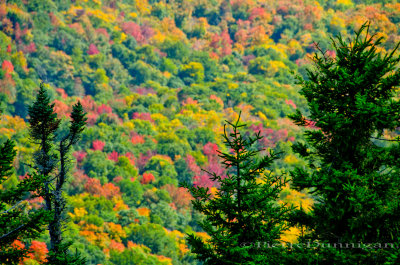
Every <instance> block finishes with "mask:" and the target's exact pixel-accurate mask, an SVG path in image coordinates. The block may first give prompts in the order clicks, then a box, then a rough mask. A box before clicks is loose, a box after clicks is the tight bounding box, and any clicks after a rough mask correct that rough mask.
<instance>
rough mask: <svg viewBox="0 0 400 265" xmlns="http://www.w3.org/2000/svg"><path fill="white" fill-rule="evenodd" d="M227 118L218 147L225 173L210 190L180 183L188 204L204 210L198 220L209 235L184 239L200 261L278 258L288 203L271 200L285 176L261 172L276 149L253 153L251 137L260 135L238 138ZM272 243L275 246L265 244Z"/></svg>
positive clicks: (249, 261) (264, 261)
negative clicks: (222, 145) (189, 197)
mask: <svg viewBox="0 0 400 265" xmlns="http://www.w3.org/2000/svg"><path fill="white" fill-rule="evenodd" d="M239 119H240V117H239V118H238V120H237V121H236V122H235V123H230V122H228V124H229V125H230V126H231V127H232V131H231V132H229V133H228V132H227V130H226V128H225V133H224V135H223V137H224V139H225V144H226V146H227V147H228V150H232V151H230V152H220V155H219V156H220V157H221V158H222V159H223V162H222V163H223V164H224V165H225V166H226V169H227V172H228V173H227V176H226V177H225V178H224V177H223V176H219V175H216V174H215V173H213V172H209V174H211V177H210V178H211V179H212V180H213V181H216V182H217V184H218V185H219V188H217V192H216V194H215V195H212V194H211V192H210V190H209V188H204V187H200V186H197V187H196V186H189V185H185V186H186V187H187V188H188V189H189V190H190V192H191V194H192V195H193V197H194V200H193V201H192V203H193V208H194V209H196V210H197V211H199V212H201V213H203V214H204V215H205V219H204V220H203V221H202V222H201V223H200V226H201V227H202V228H203V229H204V231H205V232H207V233H208V234H209V235H210V239H206V240H204V239H202V238H199V237H197V236H195V235H194V234H189V236H188V242H189V244H190V245H191V247H192V252H193V253H195V254H196V255H197V259H199V260H201V261H203V262H205V264H284V263H282V262H283V261H284V252H283V248H282V245H281V244H280V243H279V239H280V236H281V234H282V232H283V231H284V230H285V229H287V225H286V221H287V217H288V213H289V212H290V210H291V208H290V207H287V206H286V205H279V204H277V198H278V197H279V193H280V191H281V189H282V187H283V186H284V185H285V183H286V179H285V178H282V177H281V176H277V175H273V174H267V173H266V172H265V170H266V168H268V167H269V166H270V165H271V164H272V163H273V161H274V160H275V159H276V158H277V155H276V154H274V153H273V152H272V151H271V152H270V155H269V156H268V155H266V156H262V157H260V158H259V159H256V158H255V156H256V155H257V153H259V152H260V151H261V150H256V149H255V143H256V142H257V141H258V140H260V139H261V138H262V137H261V136H260V135H259V134H256V135H255V137H254V138H253V137H249V138H243V136H242V134H241V133H240V132H239V128H241V127H244V126H245V125H244V124H239ZM268 246H275V247H268Z"/></svg>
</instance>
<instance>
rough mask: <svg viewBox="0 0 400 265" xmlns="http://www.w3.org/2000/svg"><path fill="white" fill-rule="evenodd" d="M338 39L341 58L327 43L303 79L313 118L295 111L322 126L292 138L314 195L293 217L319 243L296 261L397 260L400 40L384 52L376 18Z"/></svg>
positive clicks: (303, 180) (304, 183) (299, 118)
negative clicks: (373, 27)
mask: <svg viewBox="0 0 400 265" xmlns="http://www.w3.org/2000/svg"><path fill="white" fill-rule="evenodd" d="M332 43H333V47H334V48H335V50H336V57H334V58H332V57H329V56H328V55H327V54H326V53H324V52H323V51H322V50H320V52H321V54H322V55H320V54H318V53H317V54H315V55H314V66H315V70H314V71H311V70H309V71H308V80H302V79H300V84H301V87H302V89H301V94H302V95H304V96H305V98H306V99H307V101H308V105H309V109H310V113H309V117H308V119H307V118H305V117H304V116H303V114H302V113H301V112H300V111H297V113H296V114H294V115H292V116H291V118H292V119H293V120H294V122H295V123H296V124H298V125H300V126H307V125H309V124H310V121H313V122H315V126H316V127H317V129H311V130H307V131H306V133H305V137H306V143H301V142H299V143H296V144H295V145H293V150H294V151H295V152H297V153H298V154H300V155H301V156H302V157H304V158H305V159H306V160H307V161H308V162H309V169H305V168H297V169H296V170H294V171H293V172H292V174H291V175H292V179H293V183H292V184H293V187H294V188H296V189H297V190H303V189H307V190H309V191H310V192H311V193H312V194H313V195H314V198H315V201H316V203H315V205H314V206H313V208H312V211H311V212H308V213H306V212H304V211H302V210H299V211H297V212H296V214H295V215H294V216H293V222H294V223H297V224H299V225H300V226H301V227H303V228H304V229H305V232H306V233H305V234H304V235H303V236H302V237H301V238H300V241H301V242H307V241H309V242H313V243H315V244H316V245H314V248H309V249H307V251H306V250H305V249H301V250H300V249H297V250H296V251H294V252H295V253H294V255H293V257H294V260H295V263H297V264H298V263H299V262H300V263H301V264H396V262H395V260H396V259H398V250H397V249H392V248H391V247H390V246H389V247H387V248H384V247H385V243H400V241H399V239H400V207H399V202H400V200H399V199H400V198H399V195H400V175H399V167H398V165H399V159H400V152H399V143H398V141H399V138H397V139H391V140H387V138H385V137H384V133H385V132H386V131H394V130H395V129H396V128H397V127H399V126H400V119H399V117H400V102H399V101H398V100H397V99H395V98H394V96H395V92H396V89H397V88H398V86H399V84H400V71H399V70H398V69H399V68H398V67H399V64H398V63H399V61H400V58H399V57H397V56H395V54H394V53H395V51H396V50H397V48H398V46H399V45H397V46H396V47H395V48H394V50H393V51H392V52H390V53H386V54H383V53H380V52H378V50H377V47H378V46H379V45H380V44H381V43H382V38H377V37H376V36H374V35H372V36H370V35H369V24H364V25H363V26H362V27H361V28H360V30H358V31H357V32H356V33H355V37H354V39H353V40H351V41H350V42H346V41H345V40H343V38H342V37H341V36H340V35H339V36H338V37H336V38H335V39H332ZM322 243H325V245H324V247H323V245H322ZM326 243H330V246H331V247H328V245H327V244H326ZM335 243H336V245H334V244H335ZM367 243H376V244H373V245H364V246H363V244H367ZM318 244H319V246H318ZM346 244H349V245H346ZM352 244H354V246H352ZM378 244H381V246H379V245H378ZM335 246H336V248H335ZM310 251H311V252H312V253H309V252H310ZM301 253H302V254H304V255H301ZM385 262H386V263H385ZM392 262H393V263H392ZM397 262H398V260H397Z"/></svg>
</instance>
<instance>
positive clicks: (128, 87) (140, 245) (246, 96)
mask: <svg viewBox="0 0 400 265" xmlns="http://www.w3.org/2000/svg"><path fill="white" fill-rule="evenodd" d="M365 21H370V29H369V33H370V34H371V35H372V34H376V37H377V38H379V37H383V38H384V41H383V42H382V43H381V44H380V45H379V46H378V47H377V49H378V52H382V53H385V52H390V51H392V50H393V49H394V48H395V46H396V44H397V43H398V42H399V41H400V34H399V32H400V28H399V24H398V22H399V21H400V3H398V1H396V0H381V1H380V0H368V1H360V0H318V1H315V0H281V1H268V0H211V1H206V0H190V1H183V0H168V1H157V0H120V1H119V0H8V1H2V2H1V3H0V22H1V23H0V29H1V30H0V63H1V69H0V108H1V110H2V116H1V119H0V131H1V133H0V142H1V143H4V142H6V140H7V139H12V140H13V141H14V142H15V144H16V151H17V153H16V156H15V159H14V160H13V169H12V172H11V174H10V177H8V179H7V181H5V182H2V183H1V186H0V189H1V190H3V191H5V190H8V189H11V188H13V187H17V185H18V183H20V182H21V181H23V180H24V179H25V178H26V177H27V176H29V175H31V174H32V168H31V167H30V165H32V164H34V162H35V155H34V154H35V152H36V150H37V148H38V145H37V143H34V142H32V139H31V137H30V135H29V128H30V124H29V120H30V116H29V106H32V104H33V103H34V102H35V100H36V97H37V94H38V91H39V87H40V84H41V83H42V82H43V87H44V88H45V89H46V91H47V93H48V96H49V99H50V101H51V104H54V111H55V113H56V114H57V119H60V126H59V128H58V131H57V134H56V135H55V136H54V137H55V141H61V140H62V139H63V137H66V135H68V133H69V132H70V129H69V128H70V127H69V124H70V123H69V121H70V119H71V113H72V112H73V105H74V104H76V102H77V101H79V102H80V104H81V106H82V111H84V112H85V113H86V116H85V117H86V118H87V121H86V123H87V124H86V128H85V130H83V131H82V133H81V135H80V141H79V142H78V143H76V144H75V145H73V146H71V159H70V160H71V162H70V165H69V169H70V171H69V177H68V179H69V180H68V181H67V182H66V183H65V187H64V195H65V200H66V209H65V210H66V216H65V220H66V224H65V229H64V232H63V237H64V238H65V239H68V240H72V242H71V243H72V245H71V246H70V249H71V250H75V249H77V251H78V252H79V253H80V254H81V255H82V257H83V258H85V259H86V262H87V264H110V265H111V264H115V265H122V264H198V261H197V260H196V259H195V257H194V255H193V254H192V253H191V252H190V250H189V249H190V247H189V245H188V242H187V239H186V233H192V234H193V233H195V234H196V235H197V236H198V237H201V238H204V239H206V238H208V237H209V235H208V234H207V233H205V232H204V231H203V229H202V228H201V227H200V226H199V223H200V222H201V221H202V220H204V216H203V215H201V214H200V213H198V212H197V211H195V210H194V209H193V206H192V204H191V200H192V196H191V195H190V193H189V192H188V191H187V190H186V189H185V188H183V187H179V183H181V182H186V183H189V184H191V185H192V184H194V185H195V186H201V187H207V188H209V189H210V191H211V192H212V193H213V192H214V194H215V192H216V191H217V188H218V183H216V182H215V181H212V180H210V178H209V175H208V174H207V173H206V172H204V171H202V170H201V169H205V170H206V171H209V172H215V173H216V174H217V175H220V176H225V175H226V174H227V171H226V168H225V167H224V165H222V164H221V158H220V157H219V156H218V154H219V153H218V150H220V151H223V152H228V151H229V150H228V149H227V147H226V146H225V145H224V144H223V138H222V137H221V135H222V133H223V128H224V123H225V120H228V121H235V120H237V118H238V116H239V112H241V119H242V120H243V122H245V123H246V124H247V125H248V126H247V127H245V128H242V132H243V134H244V135H245V136H254V135H255V134H256V133H258V132H260V136H262V139H261V140H260V141H258V142H257V144H256V145H257V146H256V147H257V148H259V149H265V148H273V149H274V150H275V152H276V153H280V154H281V155H280V158H279V159H277V160H275V161H273V163H271V165H270V172H269V173H271V174H272V175H274V176H279V175H285V174H287V172H289V171H291V170H293V169H294V168H295V167H304V166H306V164H307V163H306V162H305V160H304V159H303V158H301V157H300V156H299V155H298V154H295V153H294V152H293V151H292V149H291V146H292V143H294V142H296V141H298V140H303V139H304V136H303V131H304V130H303V128H300V127H298V126H296V125H295V124H294V123H293V122H292V121H291V120H290V119H289V118H288V115H290V114H293V113H294V112H295V111H296V110H300V111H301V113H303V114H304V115H305V116H308V115H309V114H310V112H309V108H308V105H307V100H306V99H305V98H304V97H303V96H302V95H301V94H299V90H300V87H299V86H298V84H297V81H296V76H300V77H301V78H304V79H305V80H308V76H307V69H314V68H313V67H314V66H313V65H312V62H313V60H312V57H313V54H314V53H315V52H318V47H319V48H320V49H321V50H323V51H326V55H328V56H330V57H332V58H335V56H336V53H335V49H334V47H333V46H332V44H331V39H330V38H331V37H332V36H334V35H338V34H341V35H342V37H343V39H345V40H347V39H349V38H352V37H354V31H356V30H358V29H359V28H360V27H361V26H362V25H363V24H364V23H365ZM316 44H318V45H316ZM305 125H306V127H307V128H315V124H314V122H313V121H311V120H308V121H306V124H305ZM397 133H398V132H397V131H396V129H395V130H393V131H383V132H382V135H381V136H380V137H381V138H388V139H389V138H390V139H393V138H394V137H395V136H396V135H397ZM278 202H279V203H288V204H290V205H293V206H295V207H300V206H301V207H302V208H303V209H306V210H307V209H309V208H310V206H311V205H313V202H314V200H313V197H312V195H310V194H308V193H306V192H303V191H297V190H292V189H290V187H289V185H286V186H285V187H283V189H282V191H281V193H280V196H279V198H278ZM43 204H44V202H43V197H41V196H39V197H37V196H36V197H35V196H32V198H30V199H29V200H28V201H26V203H25V204H24V207H27V209H39V208H40V207H41V206H42V205H43ZM300 233H301V231H300V230H299V228H298V227H294V226H293V227H291V228H290V229H289V230H287V231H286V232H285V233H284V234H283V235H282V236H281V240H282V241H285V242H295V241H296V240H297V239H296V238H297V236H298V235H300ZM13 244H14V247H15V249H29V250H31V252H30V254H28V256H27V257H25V258H24V259H23V261H21V263H22V264H40V263H43V262H45V260H46V257H47V256H48V255H47V253H48V250H49V247H50V236H49V235H48V233H42V234H41V235H40V236H39V237H37V238H36V239H35V240H16V241H15V242H14V243H13Z"/></svg>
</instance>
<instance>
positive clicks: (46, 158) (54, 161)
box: [29, 84, 86, 265]
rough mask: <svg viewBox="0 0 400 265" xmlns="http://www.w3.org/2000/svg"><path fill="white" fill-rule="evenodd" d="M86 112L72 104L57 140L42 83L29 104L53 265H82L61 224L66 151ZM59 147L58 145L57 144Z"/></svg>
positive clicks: (76, 136) (77, 134)
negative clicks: (65, 126) (64, 132)
mask: <svg viewBox="0 0 400 265" xmlns="http://www.w3.org/2000/svg"><path fill="white" fill-rule="evenodd" d="M85 115H86V114H85V113H84V111H83V108H82V105H81V104H80V102H78V103H77V104H76V105H74V106H73V110H72V113H71V121H70V125H69V131H68V133H67V135H65V136H64V137H61V139H60V140H59V141H56V140H57V139H56V138H57V137H56V133H57V131H58V128H59V126H60V120H59V119H57V114H56V113H55V112H54V104H51V103H50V97H49V96H48V94H47V91H46V89H45V88H44V86H43V84H41V85H40V89H39V93H38V95H37V98H36V101H35V102H34V104H33V105H32V106H30V107H29V124H30V135H31V138H32V140H33V141H34V142H35V143H37V144H38V145H39V148H38V150H37V152H36V153H35V156H34V158H35V168H36V169H37V171H38V172H39V173H40V174H41V175H43V176H44V177H45V181H44V196H43V197H44V200H45V206H46V210H48V211H51V212H52V213H53V216H52V219H51V220H50V222H49V225H48V230H49V234H50V252H49V257H48V263H49V264H52V265H55V264H83V263H84V261H83V260H82V259H81V258H80V257H79V255H71V254H70V253H69V251H68V247H69V246H70V245H71V243H70V242H65V241H64V240H63V238H62V230H63V224H64V223H65V218H66V217H65V199H64V196H63V194H62V193H63V187H64V184H65V183H66V180H67V176H68V170H69V163H68V159H69V158H68V153H69V151H70V150H71V147H72V146H73V145H75V144H76V143H77V142H78V141H79V139H80V135H81V133H82V131H83V130H84V128H85V125H86V118H85ZM56 146H57V147H58V148H57V147H56Z"/></svg>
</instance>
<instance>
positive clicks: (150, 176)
mask: <svg viewBox="0 0 400 265" xmlns="http://www.w3.org/2000/svg"><path fill="white" fill-rule="evenodd" d="M154 180H155V178H154V176H153V174H151V173H143V176H142V179H141V180H140V183H142V184H148V183H150V182H153V181H154Z"/></svg>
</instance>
